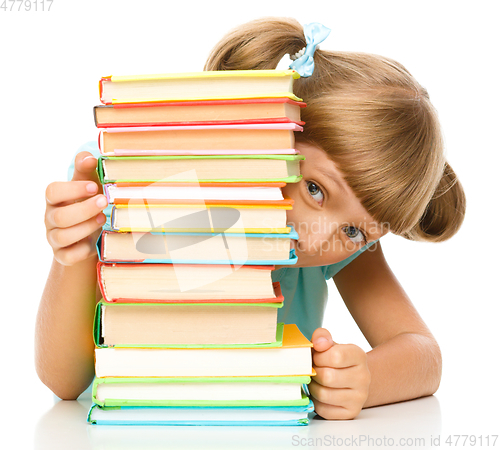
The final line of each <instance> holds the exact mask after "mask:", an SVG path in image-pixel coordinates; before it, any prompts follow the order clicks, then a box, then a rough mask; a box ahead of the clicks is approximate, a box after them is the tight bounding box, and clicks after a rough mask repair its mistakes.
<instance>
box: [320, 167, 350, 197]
mask: <svg viewBox="0 0 500 450" xmlns="http://www.w3.org/2000/svg"><path fill="white" fill-rule="evenodd" d="M316 170H317V171H318V172H319V173H320V174H321V175H323V176H324V177H325V179H326V180H327V182H328V183H326V184H329V185H330V186H329V187H330V188H332V187H333V185H334V184H336V185H337V186H338V187H339V188H340V189H341V190H342V191H343V192H346V190H345V188H344V186H343V185H342V183H340V181H339V180H338V176H337V174H336V173H332V172H328V171H327V170H325V169H324V168H323V167H318V168H317V169H316Z"/></svg>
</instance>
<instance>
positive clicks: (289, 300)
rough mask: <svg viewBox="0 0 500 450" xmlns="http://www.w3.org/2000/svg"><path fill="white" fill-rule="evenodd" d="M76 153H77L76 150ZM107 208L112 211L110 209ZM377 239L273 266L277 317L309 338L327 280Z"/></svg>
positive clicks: (94, 149)
mask: <svg viewBox="0 0 500 450" xmlns="http://www.w3.org/2000/svg"><path fill="white" fill-rule="evenodd" d="M83 151H87V152H90V153H92V154H93V155H94V156H95V157H96V158H98V157H99V155H100V152H99V148H98V146H97V142H94V141H92V142H87V143H85V144H84V145H82V146H81V147H80V148H79V149H78V151H77V153H79V152H83ZM74 156H76V154H75V155H74ZM74 156H73V159H72V161H71V165H70V167H69V168H68V180H71V178H72V177H73V171H74V159H75V158H74ZM109 208H110V207H108V209H109ZM104 212H105V213H107V214H109V211H104ZM375 242H376V241H375ZM375 242H371V243H370V244H368V245H365V246H364V247H362V248H361V249H359V250H358V251H357V252H356V253H354V254H352V255H351V256H349V257H348V258H346V259H344V260H343V261H340V262H338V263H335V264H330V265H328V266H318V267H293V266H287V267H283V268H281V269H278V270H274V271H273V272H272V273H271V275H272V279H273V282H274V281H279V282H280V285H281V291H282V293H283V296H284V297H285V302H284V304H283V307H282V308H280V309H279V310H278V321H279V322H284V323H295V324H296V325H297V326H298V327H299V329H300V331H302V333H304V335H305V336H306V337H307V338H308V339H311V336H312V334H313V332H314V330H315V329H316V328H319V327H321V325H322V323H323V316H324V314H325V309H326V303H327V301H328V287H327V284H326V280H329V279H330V278H332V277H333V276H334V275H336V274H337V273H339V272H340V271H341V270H342V269H343V268H344V267H345V266H347V265H348V264H349V263H350V262H351V261H353V260H354V259H356V258H357V257H358V256H359V255H360V254H361V253H363V252H364V251H365V250H366V249H367V248H368V247H370V246H371V245H373V244H375Z"/></svg>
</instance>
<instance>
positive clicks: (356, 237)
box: [342, 226, 366, 244]
mask: <svg viewBox="0 0 500 450" xmlns="http://www.w3.org/2000/svg"><path fill="white" fill-rule="evenodd" d="M342 231H344V233H345V234H346V235H347V237H348V238H349V239H350V240H351V241H352V242H354V243H355V244H360V243H363V242H366V237H365V235H364V234H363V232H362V231H361V230H360V229H358V228H356V227H352V226H349V227H344V228H342Z"/></svg>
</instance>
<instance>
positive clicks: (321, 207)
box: [36, 19, 465, 419]
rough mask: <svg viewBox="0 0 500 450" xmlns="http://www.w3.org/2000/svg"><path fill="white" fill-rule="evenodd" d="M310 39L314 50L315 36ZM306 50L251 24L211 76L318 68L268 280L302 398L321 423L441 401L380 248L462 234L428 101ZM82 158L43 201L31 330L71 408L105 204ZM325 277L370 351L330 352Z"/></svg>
mask: <svg viewBox="0 0 500 450" xmlns="http://www.w3.org/2000/svg"><path fill="white" fill-rule="evenodd" d="M306 32H307V33H308V38H309V37H310V36H309V35H310V34H311V29H310V28H308V29H307V30H306ZM313 34H314V30H313ZM309 40H310V39H309ZM307 44H308V42H307V41H306V38H305V36H304V30H303V29H302V27H301V26H300V25H299V24H298V23H297V22H296V21H294V20H289V19H262V20H257V21H253V22H250V23H248V24H246V25H244V26H241V27H239V28H238V29H236V30H234V31H232V32H231V33H229V34H228V35H227V36H226V37H224V38H223V39H222V40H221V42H220V43H219V44H218V45H217V46H216V47H215V48H214V50H213V51H212V53H211V55H210V56H209V59H208V61H207V63H206V66H205V69H206V70H244V69H273V68H275V67H276V66H277V64H278V63H279V61H280V60H281V59H282V57H283V56H284V55H285V54H290V55H294V54H296V53H298V55H297V56H300V55H301V54H302V53H304V52H300V51H301V50H302V49H304V48H305V53H306V57H307V56H308V55H309V56H311V57H312V59H309V60H308V64H309V66H310V67H309V69H310V72H312V75H310V76H304V77H302V78H300V79H298V80H296V81H295V84H294V92H295V94H296V95H297V96H298V97H300V98H302V99H304V101H305V102H306V103H307V107H306V108H305V109H303V110H302V118H303V120H304V121H305V122H306V125H305V126H304V131H303V132H302V133H296V142H297V145H296V147H297V149H298V150H300V152H301V153H302V154H303V155H304V156H305V157H306V159H305V161H303V162H302V163H301V173H302V175H303V178H302V180H301V181H300V182H299V183H296V184H289V185H287V186H286V187H285V188H284V189H283V190H284V193H285V194H286V195H288V196H289V197H291V198H292V199H294V206H293V209H292V210H291V211H289V214H288V216H287V219H288V223H289V224H290V225H293V226H294V227H295V229H296V230H297V232H298V234H299V239H298V241H296V242H294V243H293V245H294V247H295V250H296V254H297V256H298V263H297V264H296V265H294V266H286V267H277V268H276V270H275V271H274V272H273V280H274V281H280V283H281V286H282V289H283V293H284V295H285V306H284V307H283V308H282V310H281V311H280V316H279V319H280V320H281V321H284V322H288V323H297V324H298V325H299V327H300V328H301V330H302V332H303V333H304V334H305V335H307V336H308V337H309V338H311V339H312V342H313V345H314V349H313V363H314V367H315V370H316V372H317V375H316V376H315V377H314V379H313V381H312V382H311V384H310V385H309V390H310V393H311V396H312V398H313V401H314V404H315V410H316V412H317V413H318V414H319V415H320V416H322V417H324V418H326V419H351V418H354V417H356V416H357V415H358V414H359V412H360V410H361V409H362V408H366V407H369V406H374V405H382V404H386V403H392V402H398V401H402V400H408V399H412V398H417V397H421V396H424V395H431V394H433V393H434V392H435V391H436V390H437V388H438V386H439V382H440V378H441V354H440V350H439V347H438V344H437V343H436V341H435V339H434V337H433V336H432V334H431V332H430V331H429V329H428V328H427V326H426V325H425V323H424V322H423V321H422V319H421V318H420V316H419V315H418V313H417V311H416V310H415V308H414V307H413V305H412V303H411V301H410V300H409V298H408V297H407V295H406V294H405V292H404V290H403V288H402V287H401V286H400V284H399V283H398V281H397V280H396V278H395V276H394V274H393V273H392V271H391V269H390V268H389V266H388V265H387V262H386V261H385V258H384V255H383V252H382V247H381V243H380V241H379V239H380V238H381V237H382V236H383V235H384V234H386V233H388V232H389V231H390V232H392V233H394V234H396V235H399V236H402V237H403V238H406V239H410V240H420V241H432V242H440V241H444V240H446V239H449V238H450V237H452V236H453V235H454V234H455V233H456V232H457V231H458V229H459V228H460V225H461V224H462V221H463V217H464V213H465V196H464V193H463V190H462V187H461V185H460V183H459V181H458V179H457V177H456V175H455V173H454V172H453V170H452V169H451V167H450V166H449V165H448V164H447V163H446V161H445V159H444V155H443V143H442V138H441V134H440V130H439V124H438V120H437V115H436V112H435V111H434V109H433V107H432V105H431V103H430V101H429V95H428V94H427V92H426V90H425V89H424V88H422V87H421V86H420V85H419V84H418V83H417V82H416V81H415V79H414V78H413V77H412V76H411V75H410V74H409V73H408V71H407V70H406V69H405V68H404V67H403V66H402V65H400V64H399V63H397V62H395V61H393V60H390V59H388V58H383V57H380V56H375V55H368V54H360V53H341V52H330V51H325V50H320V49H317V48H315V45H314V44H309V45H307ZM314 50H315V51H314ZM306 59H307V58H306ZM312 61H313V62H314V67H312V68H311V62H312ZM299 62H300V61H299ZM89 150H91V152H86V151H84V152H80V153H79V154H78V155H77V156H76V159H75V171H74V175H73V180H72V181H70V182H56V183H52V184H50V185H49V186H48V188H47V191H46V199H47V209H46V215H45V224H46V227H47V240H48V242H49V244H50V245H51V246H52V248H53V250H54V261H53V265H52V268H51V271H50V274H49V278H48V280H47V285H46V288H45V291H44V293H43V297H42V300H41V304H40V309H39V314H38V319H37V330H36V333H37V338H36V366H37V371H38V374H39V376H40V378H41V380H42V381H43V382H44V383H45V384H46V385H47V386H48V387H49V388H50V389H52V390H53V392H54V393H55V394H56V395H58V396H59V397H60V398H63V399H75V398H77V397H78V395H79V394H80V393H81V392H83V391H84V390H85V388H86V387H87V386H88V385H89V384H90V382H91V381H92V378H93V376H94V371H93V370H94V365H93V350H94V346H93V341H92V321H93V314H94V308H95V302H96V300H100V298H101V295H100V292H99V289H98V288H97V285H96V270H95V266H96V262H97V257H96V252H95V240H96V238H97V236H98V234H99V231H100V227H101V225H102V224H103V222H104V221H105V216H104V214H103V213H102V211H103V209H104V208H105V207H106V199H105V197H104V196H103V195H102V194H101V193H99V192H100V191H99V187H98V183H97V178H96V175H95V168H96V159H95V158H94V157H93V156H92V152H94V151H95V148H89ZM332 277H333V280H334V281H335V284H336V286H337V288H338V290H339V292H340V294H341V296H342V298H343V300H344V302H345V303H346V305H347V308H348V309H349V311H350V312H351V314H352V316H353V318H354V319H355V321H356V323H357V324H358V326H359V327H360V329H361V331H362V332H363V334H364V336H365V337H366V339H367V340H368V342H369V344H370V345H371V347H372V350H371V351H369V352H368V353H365V352H364V351H363V350H362V349H361V348H359V347H358V346H356V345H352V344H339V343H336V342H334V340H333V339H332V336H331V334H330V333H329V332H328V331H327V330H326V329H324V328H320V327H321V324H322V319H323V313H324V309H325V304H326V300H327V295H328V293H327V285H326V280H328V279H330V278H332ZM336 339H339V340H341V339H342V337H341V336H340V337H336Z"/></svg>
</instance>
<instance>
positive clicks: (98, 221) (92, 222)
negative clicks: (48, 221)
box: [47, 213, 106, 250]
mask: <svg viewBox="0 0 500 450" xmlns="http://www.w3.org/2000/svg"><path fill="white" fill-rule="evenodd" d="M105 221H106V216H105V215H104V214H103V213H100V214H98V215H97V216H96V217H92V218H90V219H89V220H86V221H85V222H81V223H79V224H76V225H74V226H72V227H69V228H52V229H51V230H49V231H47V240H48V241H49V243H50V245H51V246H52V248H53V249H55V250H58V249H60V248H63V247H68V246H70V245H73V244H74V243H76V242H78V241H81V240H82V239H85V238H86V237H88V236H90V235H91V234H92V233H94V232H95V231H97V230H99V229H100V228H101V226H102V225H103V224H104V222H105Z"/></svg>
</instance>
